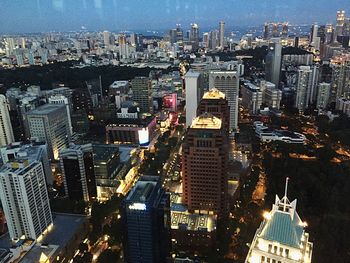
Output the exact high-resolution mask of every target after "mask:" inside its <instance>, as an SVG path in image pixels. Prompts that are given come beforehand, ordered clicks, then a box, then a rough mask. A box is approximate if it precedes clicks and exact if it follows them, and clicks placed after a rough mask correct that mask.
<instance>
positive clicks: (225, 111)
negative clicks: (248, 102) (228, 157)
mask: <svg viewBox="0 0 350 263" xmlns="http://www.w3.org/2000/svg"><path fill="white" fill-rule="evenodd" d="M206 112H208V113H210V114H212V115H214V116H215V117H217V118H219V119H220V120H221V121H222V125H223V126H224V129H225V131H226V132H227V133H228V132H229V130H230V107H229V106H228V101H227V99H226V95H225V94H224V93H222V92H221V91H219V90H218V89H216V88H213V89H211V90H209V91H208V92H206V93H204V95H203V98H202V99H201V101H200V103H199V105H198V109H197V116H199V115H202V114H204V113H206Z"/></svg>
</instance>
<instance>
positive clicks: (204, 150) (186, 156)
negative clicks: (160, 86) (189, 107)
mask: <svg viewBox="0 0 350 263" xmlns="http://www.w3.org/2000/svg"><path fill="white" fill-rule="evenodd" d="M228 153H229V149H228V134H227V132H226V131H225V127H224V125H223V123H222V120H220V119H219V118H217V117H215V116H213V115H212V114H209V113H204V114H202V115H200V116H199V117H197V118H195V119H194V120H193V122H192V125H191V126H190V128H189V129H188V131H187V135H186V138H185V141H184V143H183V145H182V176H183V197H184V203H185V204H186V205H187V207H188V209H189V210H190V211H195V212H196V211H199V212H200V213H209V212H214V213H218V214H219V215H224V214H225V213H226V212H227V208H228V199H227V187H228V181H227V180H228V179H227V163H228Z"/></svg>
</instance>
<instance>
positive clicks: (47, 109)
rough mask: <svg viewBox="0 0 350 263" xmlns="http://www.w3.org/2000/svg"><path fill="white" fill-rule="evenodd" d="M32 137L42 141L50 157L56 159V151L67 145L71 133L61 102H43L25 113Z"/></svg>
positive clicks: (64, 108) (65, 111)
mask: <svg viewBox="0 0 350 263" xmlns="http://www.w3.org/2000/svg"><path fill="white" fill-rule="evenodd" d="M26 116H27V122H28V127H29V131H30V135H31V137H32V138H37V139H38V140H39V141H44V142H46V143H47V146H48V154H49V157H50V158H51V159H56V160H57V159H58V152H59V150H61V149H64V148H66V147H68V145H69V142H70V139H71V135H70V128H69V121H68V116H67V110H66V107H65V106H64V105H61V104H45V105H43V106H40V107H38V108H36V109H34V110H32V111H29V112H27V113H26Z"/></svg>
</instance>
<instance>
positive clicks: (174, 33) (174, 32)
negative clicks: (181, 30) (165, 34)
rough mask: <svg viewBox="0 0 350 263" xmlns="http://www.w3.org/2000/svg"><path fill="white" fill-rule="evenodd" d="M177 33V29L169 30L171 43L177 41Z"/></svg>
mask: <svg viewBox="0 0 350 263" xmlns="http://www.w3.org/2000/svg"><path fill="white" fill-rule="evenodd" d="M176 34H177V31H176V29H170V30H169V41H170V44H174V43H176V36H177V35H176Z"/></svg>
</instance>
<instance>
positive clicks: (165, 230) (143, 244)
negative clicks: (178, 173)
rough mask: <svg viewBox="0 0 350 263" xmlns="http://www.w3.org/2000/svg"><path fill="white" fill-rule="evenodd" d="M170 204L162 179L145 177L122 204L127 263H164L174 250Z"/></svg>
mask: <svg viewBox="0 0 350 263" xmlns="http://www.w3.org/2000/svg"><path fill="white" fill-rule="evenodd" d="M169 206H170V200H169V195H168V194H166V193H165V191H164V190H163V189H162V187H161V182H160V180H159V177H158V176H143V177H141V178H140V179H139V180H138V181H137V183H136V185H135V186H134V187H133V188H132V189H131V191H130V192H129V194H128V195H127V196H126V197H125V198H124V200H123V202H122V220H123V223H124V231H125V235H124V240H123V247H124V256H125V262H127V263H163V262H166V257H167V256H168V253H169V248H170V210H169Z"/></svg>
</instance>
